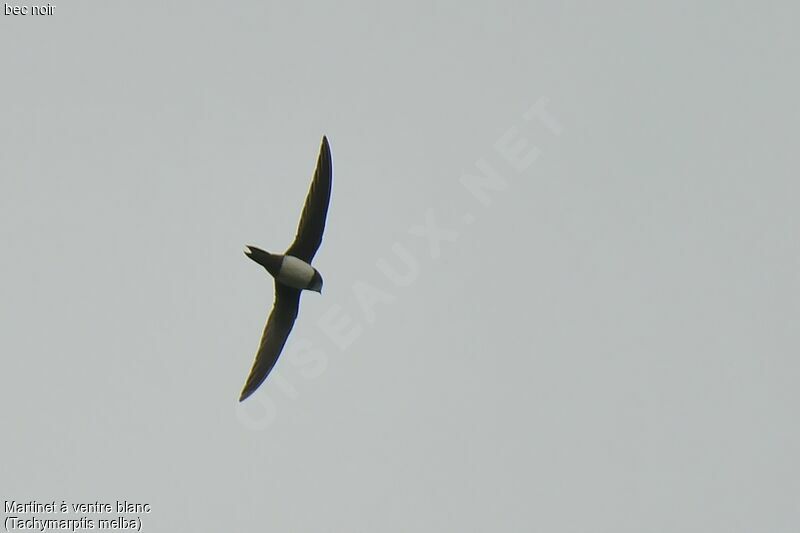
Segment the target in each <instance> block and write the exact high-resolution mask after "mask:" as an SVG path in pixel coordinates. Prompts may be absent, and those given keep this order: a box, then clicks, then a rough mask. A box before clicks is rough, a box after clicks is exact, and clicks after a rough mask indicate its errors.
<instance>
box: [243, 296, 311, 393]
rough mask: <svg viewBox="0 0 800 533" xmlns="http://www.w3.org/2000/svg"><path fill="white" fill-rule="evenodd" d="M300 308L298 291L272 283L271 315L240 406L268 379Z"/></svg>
mask: <svg viewBox="0 0 800 533" xmlns="http://www.w3.org/2000/svg"><path fill="white" fill-rule="evenodd" d="M299 307H300V291H299V290H298V289H293V288H291V287H287V286H286V285H282V284H280V283H277V282H276V283H275V304H274V305H273V306H272V312H271V313H270V315H269V318H268V319H267V325H266V326H264V333H263V335H262V336H261V344H260V345H259V347H258V353H256V360H255V362H254V363H253V368H252V369H251V370H250V376H248V378H247V382H246V383H245V385H244V389H242V394H241V396H240V397H239V401H240V402H241V401H242V400H244V399H245V398H247V397H248V396H250V395H251V394H253V393H254V392H255V391H256V389H258V387H259V386H260V385H261V384H262V383H263V382H264V380H265V379H267V376H268V375H269V373H270V371H271V370H272V367H274V366H275V362H276V361H277V360H278V356H280V354H281V350H283V345H284V344H286V339H287V338H288V337H289V333H290V332H291V331H292V326H294V319H295V318H297V310H298V308H299Z"/></svg>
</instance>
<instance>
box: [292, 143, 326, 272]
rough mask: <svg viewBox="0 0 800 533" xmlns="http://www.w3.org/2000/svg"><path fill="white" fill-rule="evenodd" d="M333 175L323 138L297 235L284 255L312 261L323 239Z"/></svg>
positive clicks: (307, 261) (308, 261)
mask: <svg viewBox="0 0 800 533" xmlns="http://www.w3.org/2000/svg"><path fill="white" fill-rule="evenodd" d="M332 174H333V164H332V162H331V148H330V146H329V145H328V138H327V137H323V138H322V146H321V147H320V149H319V158H318V159H317V169H316V171H315V172H314V179H313V181H312V182H311V188H310V189H309V191H308V196H307V197H306V204H305V206H304V207H303V215H302V216H301V217H300V225H299V226H298V227H297V236H296V237H295V238H294V242H293V243H292V245H291V246H290V247H289V249H288V250H286V255H293V256H295V257H298V258H300V259H302V260H303V261H305V262H306V263H311V260H312V259H313V258H314V254H316V253H317V249H318V248H319V245H320V243H321V242H322V232H323V231H324V230H325V217H327V216H328V202H329V201H330V199H331V181H332Z"/></svg>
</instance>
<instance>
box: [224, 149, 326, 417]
mask: <svg viewBox="0 0 800 533" xmlns="http://www.w3.org/2000/svg"><path fill="white" fill-rule="evenodd" d="M332 175H333V167H332V164H331V149H330V146H329V145H328V139H327V137H323V138H322V146H321V147H320V150H319V158H318V159H317V169H316V171H315V172H314V178H313V180H312V181H311V188H310V189H309V191H308V196H307V197H306V203H305V206H304V207H303V214H302V216H301V217H300V225H299V226H298V228H297V236H296V237H295V239H294V242H293V243H292V245H291V246H289V249H288V250H286V253H284V254H283V255H280V254H271V253H269V252H265V251H264V250H261V249H260V248H256V247H255V246H247V249H246V250H245V252H244V253H245V255H247V257H249V258H250V259H252V260H253V261H255V262H256V263H258V264H259V265H261V266H263V267H264V268H265V269H267V272H269V273H270V274H271V275H272V277H273V278H275V304H274V305H273V307H272V312H271V313H270V315H269V318H268V319H267V325H266V326H265V327H264V333H263V335H262V336H261V344H260V345H259V347H258V352H257V353H256V360H255V362H254V363H253V368H252V370H250V375H249V376H248V378H247V382H246V383H245V384H244V389H243V390H242V394H241V396H240V397H239V401H240V402H241V401H242V400H244V399H245V398H247V397H248V396H250V395H251V394H253V393H254V392H255V391H256V389H257V388H258V387H259V386H260V385H261V384H262V383H263V382H264V380H265V379H266V378H267V376H268V375H269V373H270V371H271V370H272V367H274V366H275V362H276V361H277V360H278V356H280V354H281V350H283V346H284V344H286V339H287V338H288V337H289V332H290V331H292V326H294V320H295V318H297V310H298V308H299V307H300V292H301V291H303V290H310V291H315V292H320V293H321V292H322V276H320V274H319V272H318V271H317V269H316V268H314V267H312V266H311V264H310V263H311V260H312V259H313V258H314V254H316V253H317V249H318V248H319V245H320V243H321V242H322V233H323V232H324V230H325V218H326V216H327V214H328V203H329V201H330V198H331V183H332V179H333V177H332Z"/></svg>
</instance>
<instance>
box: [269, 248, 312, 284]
mask: <svg viewBox="0 0 800 533" xmlns="http://www.w3.org/2000/svg"><path fill="white" fill-rule="evenodd" d="M313 277H314V267H312V266H311V265H309V264H308V263H306V262H305V261H303V260H302V259H298V258H296V257H293V256H291V255H285V256H284V257H283V262H281V269H280V271H278V281H280V282H281V283H283V284H284V285H288V286H290V287H294V288H295V289H305V288H306V287H308V285H309V284H310V283H311V278H313Z"/></svg>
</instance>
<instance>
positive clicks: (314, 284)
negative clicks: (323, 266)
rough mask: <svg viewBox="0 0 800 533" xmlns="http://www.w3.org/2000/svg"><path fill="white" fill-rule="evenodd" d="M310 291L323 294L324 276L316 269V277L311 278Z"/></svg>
mask: <svg viewBox="0 0 800 533" xmlns="http://www.w3.org/2000/svg"><path fill="white" fill-rule="evenodd" d="M308 290H310V291H314V292H318V293H320V294H322V276H320V274H319V272H318V271H317V270H316V269H315V270H314V277H312V278H311V283H310V284H309V285H308Z"/></svg>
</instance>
